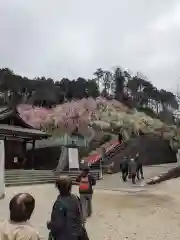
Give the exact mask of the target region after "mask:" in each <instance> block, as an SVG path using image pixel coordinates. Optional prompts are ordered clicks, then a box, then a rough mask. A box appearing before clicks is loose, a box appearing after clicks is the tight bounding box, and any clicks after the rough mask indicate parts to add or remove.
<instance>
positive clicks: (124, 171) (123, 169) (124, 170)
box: [120, 157, 128, 182]
mask: <svg viewBox="0 0 180 240" xmlns="http://www.w3.org/2000/svg"><path fill="white" fill-rule="evenodd" d="M120 171H121V172H122V180H123V181H124V182H126V180H127V176H128V158H127V157H125V158H124V159H123V160H122V162H121V163H120Z"/></svg>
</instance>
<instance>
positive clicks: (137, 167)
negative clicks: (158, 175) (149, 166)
mask: <svg viewBox="0 0 180 240" xmlns="http://www.w3.org/2000/svg"><path fill="white" fill-rule="evenodd" d="M120 171H121V173H122V180H123V181H124V182H125V181H127V178H129V179H131V180H132V183H133V184H136V178H137V180H140V177H141V179H144V175H143V164H142V161H141V159H140V158H139V153H136V156H135V158H133V157H131V158H128V157H125V158H124V159H123V160H122V161H121V163H120Z"/></svg>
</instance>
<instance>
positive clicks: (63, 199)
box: [47, 176, 83, 240]
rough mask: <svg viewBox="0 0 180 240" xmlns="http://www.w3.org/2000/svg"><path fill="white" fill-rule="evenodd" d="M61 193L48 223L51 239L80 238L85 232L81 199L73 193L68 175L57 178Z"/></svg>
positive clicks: (57, 185) (67, 239)
mask: <svg viewBox="0 0 180 240" xmlns="http://www.w3.org/2000/svg"><path fill="white" fill-rule="evenodd" d="M56 187H57V189H58V190H59V193H60V194H59V195H58V197H57V199H56V201H55V203H54V205H53V209H52V213H51V220H50V221H49V222H48V223H47V227H48V229H49V230H50V233H49V239H55V240H79V239H81V236H82V234H83V219H82V215H81V210H80V208H81V207H80V201H79V199H78V197H77V196H75V195H72V194H71V187H72V181H71V180H70V179H69V177H68V176H60V178H59V179H57V180H56Z"/></svg>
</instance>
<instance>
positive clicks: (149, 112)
mask: <svg viewBox="0 0 180 240" xmlns="http://www.w3.org/2000/svg"><path fill="white" fill-rule="evenodd" d="M137 110H138V111H139V112H144V113H145V114H146V115H147V116H149V117H152V118H159V117H158V115H157V114H156V113H155V112H154V111H153V110H152V109H151V108H148V107H139V108H137Z"/></svg>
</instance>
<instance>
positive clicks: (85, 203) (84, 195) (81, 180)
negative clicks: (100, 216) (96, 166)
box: [76, 168, 96, 221]
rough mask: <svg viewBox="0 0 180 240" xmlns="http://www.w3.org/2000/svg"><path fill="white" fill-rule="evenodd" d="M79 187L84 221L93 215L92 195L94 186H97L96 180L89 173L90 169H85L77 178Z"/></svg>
mask: <svg viewBox="0 0 180 240" xmlns="http://www.w3.org/2000/svg"><path fill="white" fill-rule="evenodd" d="M76 182H77V183H78V185H79V194H80V200H81V205H82V212H83V218H84V221H86V218H87V217H90V216H91V214H92V195H93V186H94V185H96V180H95V178H94V177H93V176H92V175H91V174H90V173H89V168H85V169H84V170H83V171H82V173H81V174H80V175H79V176H78V177H77V178H76Z"/></svg>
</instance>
